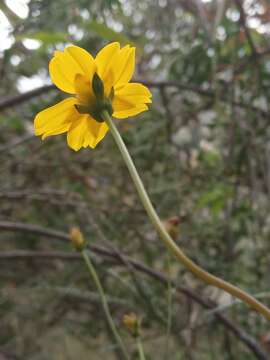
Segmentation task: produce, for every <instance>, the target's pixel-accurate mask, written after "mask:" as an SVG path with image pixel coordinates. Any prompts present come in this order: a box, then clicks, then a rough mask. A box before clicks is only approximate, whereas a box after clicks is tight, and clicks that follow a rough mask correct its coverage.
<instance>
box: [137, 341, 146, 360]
mask: <svg viewBox="0 0 270 360" xmlns="http://www.w3.org/2000/svg"><path fill="white" fill-rule="evenodd" d="M136 342H137V348H138V353H139V359H140V360H145V356H144V350H143V345H142V340H141V337H140V336H137V338H136Z"/></svg>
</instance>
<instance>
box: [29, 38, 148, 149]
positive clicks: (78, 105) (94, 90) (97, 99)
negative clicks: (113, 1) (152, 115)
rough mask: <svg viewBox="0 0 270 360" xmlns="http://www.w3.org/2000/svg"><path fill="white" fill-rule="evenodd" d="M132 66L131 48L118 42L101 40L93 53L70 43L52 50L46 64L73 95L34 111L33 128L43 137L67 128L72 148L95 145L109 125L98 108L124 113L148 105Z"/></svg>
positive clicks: (116, 114)
mask: <svg viewBox="0 0 270 360" xmlns="http://www.w3.org/2000/svg"><path fill="white" fill-rule="evenodd" d="M134 67H135V48H134V47H130V46H129V45H127V46H125V47H123V48H122V49H120V45H119V43H118V42H114V43H111V44H109V45H107V46H105V47H104V48H103V49H102V50H101V51H100V52H99V53H98V54H97V56H96V58H95V59H94V58H93V57H92V55H91V54H89V53H88V52H87V51H86V50H84V49H82V48H80V47H78V46H74V45H71V46H68V47H66V48H65V50H64V51H63V52H61V51H55V53H54V57H53V58H52V60H51V61H50V64H49V71H50V76H51V79H52V81H53V82H54V84H55V85H56V86H57V87H58V88H59V89H60V90H62V91H64V92H66V93H69V94H72V95H73V96H72V97H69V98H67V99H65V100H63V101H61V102H60V103H58V104H56V105H54V106H52V107H49V108H48V109H45V110H43V111H41V112H40V113H38V114H37V115H36V117H35V120H34V127H35V134H36V135H42V139H45V138H46V137H47V136H51V135H58V134H62V133H65V132H67V142H68V145H69V146H70V147H71V148H72V149H74V150H76V151H77V150H79V149H80V148H81V147H84V148H86V147H88V146H90V147H91V148H94V147H96V145H97V144H98V143H99V142H100V141H101V140H102V139H103V138H104V136H105V135H106V133H107V131H108V126H107V124H106V123H105V122H104V121H103V119H102V118H101V111H102V110H107V111H108V112H109V113H110V115H112V116H114V117H115V118H118V119H124V118H127V117H129V116H133V115H137V114H139V113H140V112H142V111H145V110H147V109H148V107H147V105H146V104H148V103H151V93H150V91H149V90H148V89H147V87H145V86H144V85H142V84H139V83H132V82H131V83H130V82H129V81H130V80H131V77H132V75H133V72H134Z"/></svg>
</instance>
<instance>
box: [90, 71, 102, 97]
mask: <svg viewBox="0 0 270 360" xmlns="http://www.w3.org/2000/svg"><path fill="white" fill-rule="evenodd" d="M92 89H93V92H94V94H95V96H96V98H97V99H98V100H102V99H103V98H104V85H103V82H102V80H101V78H100V77H99V76H98V74H97V73H95V74H94V76H93V80H92Z"/></svg>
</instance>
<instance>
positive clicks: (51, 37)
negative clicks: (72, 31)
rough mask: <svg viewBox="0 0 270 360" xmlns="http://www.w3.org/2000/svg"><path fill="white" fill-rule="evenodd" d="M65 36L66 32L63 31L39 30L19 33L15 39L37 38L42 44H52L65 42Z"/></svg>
mask: <svg viewBox="0 0 270 360" xmlns="http://www.w3.org/2000/svg"><path fill="white" fill-rule="evenodd" d="M67 37H68V34H67V33H64V32H46V31H39V32H36V33H28V34H27V33H26V34H20V35H19V36H17V37H16V38H17V40H24V39H33V40H39V41H41V42H42V43H43V45H52V44H56V43H59V42H66V41H67Z"/></svg>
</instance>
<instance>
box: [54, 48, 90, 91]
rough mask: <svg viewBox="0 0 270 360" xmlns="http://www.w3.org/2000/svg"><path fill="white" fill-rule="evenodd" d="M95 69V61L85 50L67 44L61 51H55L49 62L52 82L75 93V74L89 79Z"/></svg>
mask: <svg viewBox="0 0 270 360" xmlns="http://www.w3.org/2000/svg"><path fill="white" fill-rule="evenodd" d="M95 71H96V65H95V61H94V59H93V57H92V55H90V54H89V53H88V52H87V51H86V50H84V49H82V48H80V47H78V46H74V45H72V46H68V47H66V48H65V50H64V51H63V52H61V51H56V52H55V56H54V57H53V58H52V60H51V61H50V64H49V72H50V76H51V78H52V81H53V83H54V84H55V85H56V86H57V87H58V88H59V89H61V90H63V91H65V92H67V93H70V94H75V93H76V89H75V87H74V80H75V77H76V75H77V74H81V75H84V76H85V77H86V78H88V79H89V80H90V81H92V77H93V75H94V73H95Z"/></svg>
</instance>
